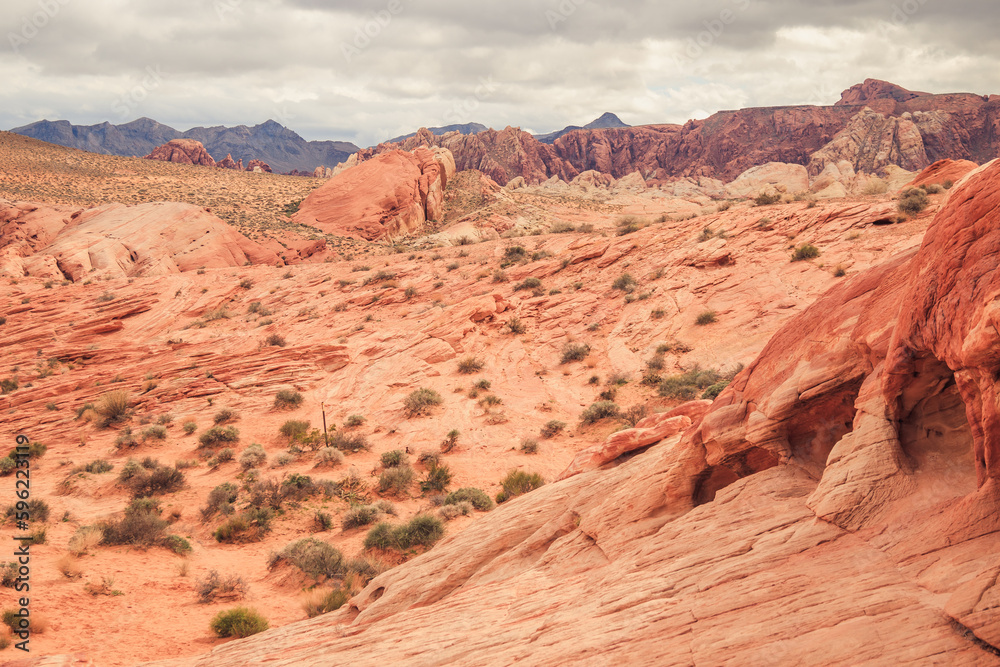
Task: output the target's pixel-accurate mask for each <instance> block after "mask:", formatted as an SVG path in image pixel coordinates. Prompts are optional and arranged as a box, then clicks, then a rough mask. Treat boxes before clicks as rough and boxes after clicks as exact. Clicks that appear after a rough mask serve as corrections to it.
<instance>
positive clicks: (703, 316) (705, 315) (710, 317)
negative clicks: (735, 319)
mask: <svg viewBox="0 0 1000 667" xmlns="http://www.w3.org/2000/svg"><path fill="white" fill-rule="evenodd" d="M718 319H719V316H718V314H717V313H716V312H715V311H714V310H706V311H703V312H701V313H698V317H696V318H695V320H694V323H695V324H697V325H698V326H700V327H703V326H705V325H708V324H714V323H715V322H717V321H718Z"/></svg>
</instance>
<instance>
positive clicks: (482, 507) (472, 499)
mask: <svg viewBox="0 0 1000 667" xmlns="http://www.w3.org/2000/svg"><path fill="white" fill-rule="evenodd" d="M464 502H468V503H472V506H473V507H475V508H476V509H477V510H479V511H480V512H489V511H490V510H491V509H493V500H492V499H491V498H490V497H489V495H487V493H486V492H485V491H483V490H482V489H476V488H473V487H464V488H461V489H458V490H457V491H452V492H451V493H449V494H448V495H447V496H446V497H445V499H444V504H445V505H454V504H456V503H464Z"/></svg>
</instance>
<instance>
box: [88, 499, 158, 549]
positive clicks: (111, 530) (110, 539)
mask: <svg viewBox="0 0 1000 667" xmlns="http://www.w3.org/2000/svg"><path fill="white" fill-rule="evenodd" d="M168 525H169V524H167V522H166V521H164V520H163V519H161V518H160V507H159V503H157V502H156V501H151V500H150V499H148V498H147V499H141V500H133V501H132V503H131V504H129V506H128V507H127V508H125V514H124V515H123V516H122V517H121V518H120V519H118V520H114V519H111V520H107V521H102V522H100V523H99V524H98V528H99V529H100V531H101V533H102V534H103V539H102V540H101V543H102V544H106V545H109V546H115V545H128V546H140V547H152V546H165V542H166V538H167V532H166V531H167V526H168Z"/></svg>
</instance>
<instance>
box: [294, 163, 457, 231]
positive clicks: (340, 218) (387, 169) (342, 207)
mask: <svg viewBox="0 0 1000 667" xmlns="http://www.w3.org/2000/svg"><path fill="white" fill-rule="evenodd" d="M454 174H455V163H454V160H453V159H452V157H451V154H450V152H448V151H447V150H446V149H441V148H436V147H435V148H433V149H430V148H426V147H418V148H416V149H415V150H413V151H412V152H406V151H393V152H391V153H383V154H381V155H378V156H376V157H374V158H372V159H371V160H367V161H365V162H364V163H362V164H360V165H358V166H357V167H354V168H351V169H346V170H344V171H341V172H339V173H338V174H337V175H336V176H334V177H333V178H331V179H330V181H329V182H328V183H327V184H325V185H323V186H322V187H320V188H319V189H317V190H315V191H314V192H313V193H312V194H310V195H309V196H308V197H307V198H306V199H305V200H304V201H303V202H302V205H301V207H300V208H299V212H298V213H297V214H296V215H295V217H294V220H295V221H296V222H299V223H301V224H306V225H311V226H314V227H318V228H319V229H322V230H323V231H325V232H328V233H332V234H341V235H345V236H354V237H360V238H364V239H367V240H369V241H372V240H376V239H381V238H384V237H392V236H397V235H400V234H407V233H410V232H413V231H416V230H419V229H421V228H422V227H423V225H424V223H425V222H426V221H428V220H436V219H439V218H440V217H441V216H442V214H443V212H444V189H445V187H446V185H447V183H448V179H449V178H451V177H452V176H454Z"/></svg>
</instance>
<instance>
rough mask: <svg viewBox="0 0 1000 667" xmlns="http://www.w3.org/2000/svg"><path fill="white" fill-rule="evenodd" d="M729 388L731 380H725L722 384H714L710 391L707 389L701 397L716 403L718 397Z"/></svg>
mask: <svg viewBox="0 0 1000 667" xmlns="http://www.w3.org/2000/svg"><path fill="white" fill-rule="evenodd" d="M728 386H729V380H723V381H721V382H716V383H715V384H713V385H712V386H710V387H709V388H708V389H706V390H705V391H704V392H703V393H702V395H701V397H702V398H703V399H707V400H710V401H714V400H715V399H716V398H717V397H718V395H719V394H721V393H722V390H723V389H725V388H726V387H728Z"/></svg>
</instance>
